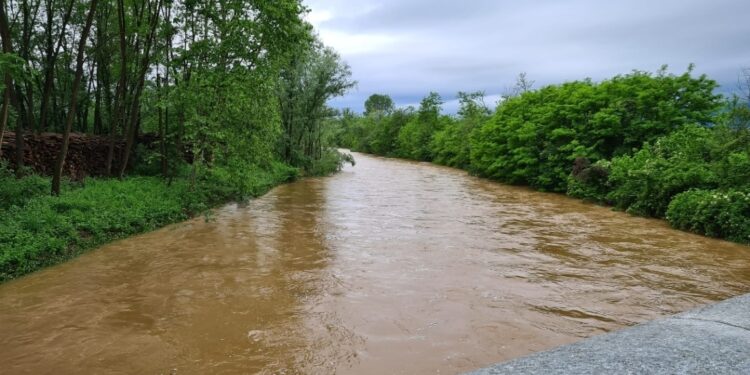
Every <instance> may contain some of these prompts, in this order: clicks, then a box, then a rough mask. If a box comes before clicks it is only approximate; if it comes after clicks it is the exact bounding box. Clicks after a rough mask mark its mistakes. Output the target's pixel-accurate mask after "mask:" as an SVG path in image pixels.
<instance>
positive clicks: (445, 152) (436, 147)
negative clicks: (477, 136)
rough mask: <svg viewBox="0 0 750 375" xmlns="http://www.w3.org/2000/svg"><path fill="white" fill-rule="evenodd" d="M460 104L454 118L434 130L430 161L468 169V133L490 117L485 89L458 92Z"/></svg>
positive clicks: (469, 150) (469, 156) (469, 145)
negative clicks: (431, 159)
mask: <svg viewBox="0 0 750 375" xmlns="http://www.w3.org/2000/svg"><path fill="white" fill-rule="evenodd" d="M458 97H459V104H460V108H459V110H458V116H457V117H456V118H455V119H447V120H446V124H445V126H443V129H442V130H440V131H438V132H437V133H435V135H434V136H433V138H432V143H431V144H430V149H431V150H432V155H433V158H434V159H433V161H434V162H435V163H438V164H442V165H447V166H450V167H456V168H463V169H469V167H470V166H471V142H469V138H470V136H471V133H472V132H473V131H474V129H476V128H477V127H479V126H481V125H482V124H483V123H484V122H485V121H487V119H488V118H489V115H490V111H489V109H488V108H487V107H486V105H485V104H484V93H482V92H474V93H463V92H460V93H458Z"/></svg>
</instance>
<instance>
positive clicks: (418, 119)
mask: <svg viewBox="0 0 750 375" xmlns="http://www.w3.org/2000/svg"><path fill="white" fill-rule="evenodd" d="M442 105H443V100H442V99H441V98H440V95H438V94H437V93H435V92H432V93H430V94H429V95H427V96H426V97H425V98H424V99H422V102H421V103H420V105H419V110H418V111H417V114H416V116H414V117H412V118H411V119H410V120H409V122H407V123H406V124H405V125H404V126H403V128H401V130H400V132H399V134H398V139H397V145H398V151H397V154H398V155H399V156H401V157H405V158H409V159H414V160H422V161H430V160H432V150H431V149H430V143H431V142H432V136H433V134H435V133H436V132H438V131H440V130H441V129H442V128H443V126H444V125H445V124H446V123H447V122H448V121H449V119H447V118H445V117H441V116H440V111H441V109H442V107H441V106H442Z"/></svg>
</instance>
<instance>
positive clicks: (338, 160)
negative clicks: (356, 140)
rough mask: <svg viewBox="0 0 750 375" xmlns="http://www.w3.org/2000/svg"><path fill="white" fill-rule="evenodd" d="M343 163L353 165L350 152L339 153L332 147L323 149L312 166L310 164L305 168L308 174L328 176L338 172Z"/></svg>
mask: <svg viewBox="0 0 750 375" xmlns="http://www.w3.org/2000/svg"><path fill="white" fill-rule="evenodd" d="M345 163H349V164H351V165H354V163H355V162H354V157H353V156H351V155H350V154H344V153H340V152H338V151H337V150H334V149H327V150H324V151H323V154H322V156H321V157H320V158H318V159H316V160H315V162H314V163H313V164H312V166H310V168H309V169H308V170H307V174H308V175H310V176H328V175H331V174H333V173H336V172H339V171H340V170H341V169H342V168H343V166H344V164H345Z"/></svg>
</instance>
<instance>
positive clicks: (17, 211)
mask: <svg viewBox="0 0 750 375" xmlns="http://www.w3.org/2000/svg"><path fill="white" fill-rule="evenodd" d="M298 174H299V172H298V170H297V169H295V168H291V167H289V166H286V165H284V164H281V163H275V164H272V165H271V166H269V167H266V168H260V167H255V168H246V169H244V170H243V171H242V172H241V173H236V172H235V173H231V172H230V171H228V170H224V169H221V168H215V169H213V170H211V171H210V172H209V173H207V174H205V175H204V176H202V177H200V178H197V179H196V181H195V183H194V184H191V183H190V182H189V180H188V179H187V178H184V177H180V178H175V179H174V180H173V181H172V183H171V184H168V183H167V182H166V181H165V180H164V179H162V178H159V177H147V176H144V177H129V178H125V179H123V180H117V179H88V180H86V182H85V184H70V183H69V184H67V185H65V187H64V190H63V191H62V193H61V195H60V196H59V197H52V196H49V186H50V181H49V179H48V178H46V177H40V176H28V177H25V178H23V179H21V180H16V179H15V178H13V177H12V176H11V173H10V171H8V170H7V169H6V168H4V167H2V166H0V223H2V225H0V282H2V281H7V280H10V279H13V278H17V277H19V276H22V275H24V274H27V273H30V272H33V271H36V270H38V269H40V268H43V267H46V266H50V265H53V264H57V263H60V262H63V261H65V260H68V259H70V258H72V257H75V256H77V255H79V254H81V253H83V252H85V251H87V250H90V249H92V248H95V247H97V246H100V245H102V244H104V243H107V242H110V241H112V240H115V239H120V238H124V237H127V236H130V235H134V234H138V233H143V232H147V231H151V230H154V229H157V228H159V227H162V226H164V225H167V224H171V223H176V222H180V221H183V220H185V219H188V218H190V217H192V216H195V215H197V214H200V213H202V212H204V211H206V210H207V209H209V208H212V207H215V206H217V205H220V204H223V203H226V202H229V201H234V200H242V199H247V198H250V197H256V196H259V195H262V194H263V193H265V192H267V191H268V190H269V189H271V188H272V187H274V186H276V185H279V184H281V183H284V182H287V181H291V180H293V179H295V178H297V177H298Z"/></svg>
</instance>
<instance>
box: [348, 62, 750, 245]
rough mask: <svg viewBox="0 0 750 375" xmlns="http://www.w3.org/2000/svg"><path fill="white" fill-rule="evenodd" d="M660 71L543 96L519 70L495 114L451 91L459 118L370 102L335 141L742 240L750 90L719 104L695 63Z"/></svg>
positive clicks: (432, 99) (748, 230) (437, 105)
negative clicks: (683, 70) (456, 100)
mask: <svg viewBox="0 0 750 375" xmlns="http://www.w3.org/2000/svg"><path fill="white" fill-rule="evenodd" d="M666 69H667V68H666V67H664V68H662V69H661V70H659V71H658V72H656V73H655V74H653V73H647V72H641V71H635V72H632V73H630V74H627V75H619V76H616V77H614V78H611V79H608V80H604V81H602V82H598V83H597V82H593V81H591V80H588V79H587V80H583V81H575V82H568V83H564V84H560V85H550V86H545V87H542V88H540V89H533V87H532V85H533V83H532V82H530V81H529V80H528V79H527V78H526V76H525V75H521V76H520V77H519V80H518V82H517V84H516V87H515V89H514V90H513V92H512V93H510V94H508V95H505V96H504V97H503V98H502V99H501V100H500V101H499V103H498V104H497V107H496V108H495V110H494V111H492V110H491V109H490V108H489V107H488V106H487V105H486V103H484V94H483V93H479V92H477V93H459V95H458V98H459V102H460V109H459V110H458V113H457V115H444V114H441V106H442V104H443V103H442V100H441V98H440V96H439V95H438V94H436V93H431V94H429V95H428V96H427V97H425V98H424V99H423V100H422V102H421V104H420V106H419V108H417V109H414V108H411V107H410V108H406V109H396V108H394V105H393V101H392V100H391V99H390V98H389V97H388V96H386V95H373V96H372V97H370V98H369V99H368V101H367V102H366V103H365V108H366V110H365V113H364V115H357V114H354V113H352V112H351V111H348V110H347V111H344V112H343V113H342V114H341V115H340V116H339V117H338V118H337V119H336V120H335V122H336V125H337V127H338V132H337V141H338V143H339V145H341V146H342V147H348V148H351V149H352V150H355V151H362V152H367V153H373V154H378V155H385V156H394V157H402V158H408V159H414V160H422V161H432V162H435V163H438V164H444V165H448V166H452V167H457V168H462V169H466V170H468V171H469V172H471V173H472V174H475V175H478V176H482V177H487V178H491V179H494V180H498V181H502V182H505V183H509V184H518V185H528V186H531V187H533V188H536V189H538V190H543V191H552V192H559V193H566V194H568V195H571V196H573V197H578V198H582V199H586V200H590V201H594V202H599V203H603V204H609V205H613V206H615V207H617V208H618V209H622V210H625V211H627V212H630V213H633V214H637V215H643V216H651V217H658V218H666V219H667V220H668V221H669V222H670V223H671V224H672V225H673V226H674V227H676V228H680V229H684V230H688V231H693V232H696V233H701V234H705V235H708V236H714V237H720V238H726V239H729V240H732V241H736V242H741V243H750V108H749V107H748V104H749V103H750V93H748V92H745V94H744V95H740V96H737V95H735V96H733V97H731V98H726V97H723V96H721V95H717V94H716V92H715V91H716V89H717V86H718V85H717V83H716V82H715V81H713V80H711V79H709V78H707V77H706V76H700V77H695V76H694V75H693V74H692V67H691V68H690V69H689V70H688V71H687V72H686V73H684V74H681V75H673V74H668V73H667V70H666ZM745 78H750V75H745ZM745 81H746V82H750V80H745ZM742 87H744V89H745V91H747V89H748V87H747V86H746V85H743V86H742Z"/></svg>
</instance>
